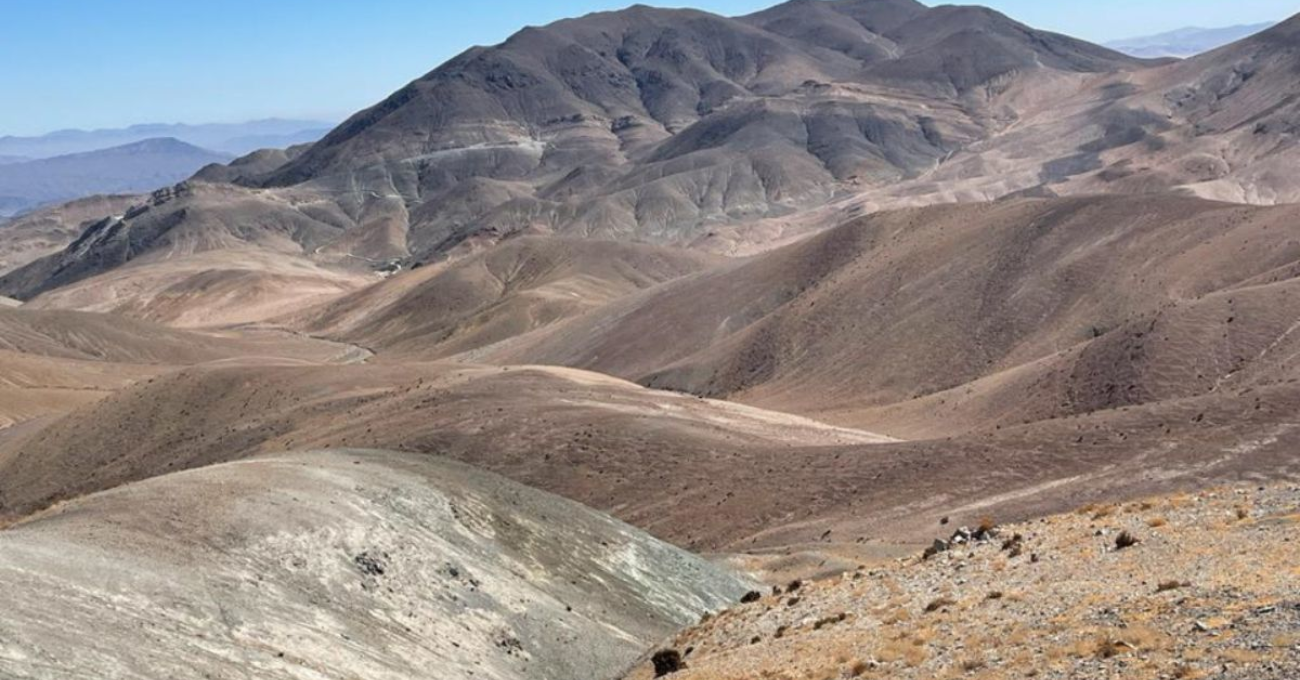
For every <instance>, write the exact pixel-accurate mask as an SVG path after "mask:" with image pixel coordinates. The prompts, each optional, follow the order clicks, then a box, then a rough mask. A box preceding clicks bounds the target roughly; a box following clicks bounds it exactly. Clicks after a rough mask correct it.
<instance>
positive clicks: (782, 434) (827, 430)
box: [0, 362, 1300, 564]
mask: <svg viewBox="0 0 1300 680" xmlns="http://www.w3.org/2000/svg"><path fill="white" fill-rule="evenodd" d="M1296 408H1300V390H1297V388H1296V384H1295V383H1291V382H1286V381H1283V382H1281V383H1279V384H1272V385H1265V386H1261V387H1258V388H1255V389H1250V390H1242V391H1238V390H1232V391H1223V392H1218V393H1213V394H1209V395H1205V396H1200V397H1194V398H1188V399H1175V400H1169V401H1161V402H1156V403H1152V404H1147V405H1142V406H1133V407H1125V408H1118V409H1111V410H1106V411H1101V412H1097V413H1092V414H1088V415H1083V416H1077V417H1069V418H1057V419H1053V420H1048V421H1043V422H1038V423H1031V424H1029V425H1019V426H1006V427H1002V428H1001V429H994V430H987V431H979V432H974V433H971V434H969V435H963V436H957V437H946V438H937V439H927V440H918V441H910V442H891V441H889V440H887V439H883V438H880V437H878V436H872V435H868V434H866V433H863V432H861V431H855V430H843V429H836V428H832V427H829V426H826V425H821V424H819V423H814V422H811V421H807V420H802V419H798V418H794V417H792V416H788V415H784V414H777V413H772V412H766V411H759V410H756V409H749V408H747V407H743V406H739V405H735V404H729V403H726V402H712V401H707V400H700V399H698V398H695V397H691V396H688V395H681V394H672V393H663V392H657V391H650V390H645V389H642V388H638V387H636V386H635V385H632V384H629V383H624V382H622V381H618V380H615V379H612V378H608V377H604V376H600V375H597V374H590V373H584V372H580V371H572V370H569V369H558V368H540V367H515V368H491V367H481V366H463V365H460V366H458V365H439V364H419V363H409V362H394V363H391V364H385V363H378V364H370V365H354V366H331V367H309V366H277V365H273V364H267V363H262V364H260V365H254V366H248V365H239V364H237V363H228V364H226V365H224V366H219V367H205V368H198V369H190V370H187V371H185V372H182V373H179V374H172V375H168V376H164V377H160V378H157V379H154V380H153V381H152V382H149V383H146V384H140V385H137V386H136V387H133V388H131V389H128V390H125V391H123V392H120V393H117V394H115V395H113V396H111V397H109V398H107V399H105V400H103V401H99V402H97V403H95V404H93V405H91V406H89V407H86V408H83V409H81V410H79V411H77V412H75V413H72V414H70V415H68V416H66V417H64V418H63V419H62V420H60V421H58V422H55V423H53V424H51V425H49V426H47V427H45V428H44V429H43V430H40V431H35V432H26V433H24V434H23V435H22V436H15V437H12V438H9V439H8V440H6V441H0V502H3V503H4V506H5V507H4V512H5V514H6V515H7V516H9V517H15V516H21V515H25V514H27V513H29V512H31V511H32V510H35V509H38V508H41V507H44V506H45V505H47V504H48V503H50V502H51V501H56V500H59V499H63V498H69V497H76V496H78V495H81V494H84V493H87V492H92V491H95V490H97V489H102V488H111V487H113V486H116V485H118V484H121V483H124V482H128V481H130V480H135V479H142V478H148V477H153V476H156V475H159V474H164V473H166V472H169V471H174V470H178V469H184V468H187V467H194V466H202V465H207V464H212V463H217V462H223V461H229V460H235V459H242V458H245V457H247V456H250V455H255V454H257V453H262V452H276V451H287V450H294V449H297V448H301V447H308V448H312V447H318V446H325V447H330V446H365V447H379V446H383V447H388V448H391V449H394V450H401V451H410V452H423V453H431V454H437V455H446V456H450V457H453V458H457V459H459V460H462V461H465V462H468V463H471V464H473V465H476V466H478V467H481V468H486V469H490V470H493V471H496V472H499V473H501V474H503V475H505V476H507V477H510V478H511V479H514V480H516V481H520V482H523V483H526V484H529V485H531V486H534V487H537V488H541V489H544V490H548V491H551V492H554V493H558V494H560V495H563V496H566V497H569V498H572V499H574V500H578V501H580V502H583V503H585V504H587V505H589V506H591V507H595V508H597V509H600V510H605V511H609V512H611V513H612V514H614V515H616V516H618V517H619V518H621V519H624V520H625V521H629V522H631V523H633V524H635V525H637V526H639V527H642V528H644V529H646V530H648V531H650V532H651V533H653V534H655V535H657V536H659V537H661V538H663V539H666V540H670V541H672V542H674V543H677V544H678V545H681V546H684V547H689V548H693V549H700V550H727V551H731V552H736V551H757V552H760V553H772V552H776V553H781V554H786V553H791V554H798V553H805V552H811V553H815V554H818V555H820V556H819V557H816V558H815V561H813V562H812V564H817V563H819V562H821V561H822V560H825V559H827V557H826V554H828V553H829V554H832V555H840V556H843V557H845V558H847V559H850V560H857V559H865V558H868V557H872V556H879V555H881V554H893V553H894V552H895V551H896V550H897V547H896V545H897V544H898V543H900V542H901V543H904V544H909V543H910V544H917V543H919V542H920V541H923V540H928V538H929V536H931V535H932V532H933V531H934V526H935V523H936V522H937V521H938V518H941V517H945V516H951V517H952V518H953V519H954V521H955V522H964V523H968V524H975V523H978V521H979V519H980V518H981V517H982V516H985V515H989V514H992V515H994V516H996V517H999V518H1002V519H1004V520H1008V521H1009V520H1015V519H1028V518H1032V517H1037V516H1041V515H1042V514H1045V513H1052V512H1061V511H1065V510H1069V509H1070V508H1073V507H1076V506H1078V505H1083V504H1086V503H1090V502H1112V501H1115V500H1123V499H1127V498H1136V497H1141V496H1145V495H1149V494H1151V493H1153V492H1164V491H1171V490H1184V489H1195V488H1204V487H1205V486H1206V485H1210V484H1215V483H1222V482H1240V481H1243V480H1255V479H1279V478H1282V479H1287V478H1292V479H1294V478H1300V468H1297V462H1296V459H1295V456H1294V455H1292V454H1293V451H1294V447H1295V446H1296V445H1298V444H1300V440H1297V437H1300V431H1297V430H1296V429H1295V428H1294V427H1293V426H1291V425H1290V416H1291V414H1292V413H1294V411H1295V409H1296Z"/></svg>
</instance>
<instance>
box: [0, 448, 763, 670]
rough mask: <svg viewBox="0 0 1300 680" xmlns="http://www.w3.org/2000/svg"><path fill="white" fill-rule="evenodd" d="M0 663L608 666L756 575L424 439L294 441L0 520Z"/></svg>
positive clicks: (732, 597) (37, 666)
mask: <svg viewBox="0 0 1300 680" xmlns="http://www.w3.org/2000/svg"><path fill="white" fill-rule="evenodd" d="M0 546H3V548H0V581H2V582H3V583H4V584H5V590H6V593H7V595H6V607H5V616H4V617H3V618H2V619H0V672H3V674H4V675H5V676H6V677H10V678H44V677H69V676H76V675H94V676H97V677H113V678H151V677H157V676H158V675H159V674H168V673H177V674H195V673H197V674H200V675H211V676H213V677H218V676H225V675H231V674H234V675H241V676H242V675H247V674H248V673H255V674H256V675H257V676H258V677H262V678H338V679H340V680H341V679H343V678H355V677H394V678H396V677H427V676H428V675H429V673H430V672H431V670H430V669H437V670H436V671H435V673H436V674H437V675H438V676H440V677H478V678H494V679H498V680H508V679H511V678H519V679H521V680H522V679H523V678H529V679H530V680H531V679H534V678H552V679H554V680H568V679H570V678H578V677H581V678H593V679H598V678H612V677H616V676H617V675H619V674H620V672H621V671H622V670H623V669H625V668H626V667H627V666H628V665H629V664H630V663H631V661H633V660H634V659H635V658H636V657H637V656H638V655H639V654H640V653H641V652H642V651H643V650H644V649H645V648H646V647H648V646H649V645H651V644H653V643H654V642H655V641H657V640H659V639H661V638H662V637H663V636H665V635H667V634H669V633H670V632H672V631H673V630H675V629H676V628H678V627H680V626H682V625H685V624H687V623H690V622H693V621H697V620H699V618H700V616H701V615H702V614H704V613H707V612H709V611H711V610H714V609H717V608H719V607H721V606H724V605H726V604H728V603H731V602H735V601H736V600H738V599H739V597H740V596H741V595H742V594H743V593H744V592H745V591H746V588H747V587H748V584H747V583H746V582H745V581H744V580H742V579H740V578H738V577H736V576H733V575H731V574H728V573H726V572H724V571H722V570H720V569H718V568H716V567H713V566H711V565H709V564H708V563H707V562H705V561H704V560H702V559H700V558H698V557H695V556H692V555H689V554H687V553H684V552H682V551H680V550H678V549H675V548H672V547H670V546H667V545H665V544H663V543H660V542H658V541H655V540H654V539H652V538H650V537H649V536H647V535H645V534H643V533H641V532H639V531H636V530H635V529H632V528H631V527H629V526H627V525H624V524H621V523H619V522H616V521H614V520H611V519H609V518H608V517H605V516H603V515H600V514H599V513H596V512H593V511H591V510H588V509H586V508H583V507H581V506H579V505H576V504H574V503H571V502H568V501H564V500H561V499H559V498H556V497H554V496H550V495H548V494H544V493H541V492H537V491H533V490H530V489H526V488H524V487H520V486H518V485H515V484H511V483H509V482H506V481H504V480H501V479H500V478H497V477H495V476H493V475H491V474H487V473H484V472H480V471H476V470H473V469H471V468H467V467H465V466H462V465H458V464H454V463H449V462H446V461H439V460H437V459H433V458H429V457H419V458H416V457H412V456H402V455H399V454H391V453H380V452H366V451H354V450H340V451H326V452H315V453H303V454H286V455H281V456H276V457H273V458H264V459H258V460H252V461H245V462H241V463H235V464H230V465H221V466H216V467H210V468H205V469H202V470H196V471H192V472H185V473H178V474H174V475H168V476H165V477H160V478H157V479H153V480H150V481H148V482H143V483H140V484H134V485H128V486H124V487H120V488H117V489H114V490H112V491H108V492H105V493H102V494H98V495H95V496H92V497H89V498H85V499H81V500H78V501H75V502H73V503H70V504H67V505H65V506H62V507H60V508H58V509H57V510H54V511H52V512H50V513H46V514H45V515H43V516H41V517H39V518H36V519H33V520H31V521H28V522H24V523H22V524H20V525H18V526H15V527H10V528H9V529H7V530H5V531H3V532H0Z"/></svg>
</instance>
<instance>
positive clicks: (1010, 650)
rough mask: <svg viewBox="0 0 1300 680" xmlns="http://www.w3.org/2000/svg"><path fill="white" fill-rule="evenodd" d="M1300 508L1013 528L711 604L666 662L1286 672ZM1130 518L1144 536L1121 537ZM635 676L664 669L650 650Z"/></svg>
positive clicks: (732, 667) (1200, 510)
mask: <svg viewBox="0 0 1300 680" xmlns="http://www.w3.org/2000/svg"><path fill="white" fill-rule="evenodd" d="M1298 511H1300V488H1297V487H1294V486H1290V487H1277V486H1273V487H1269V488H1268V489H1267V490H1265V489H1263V488H1260V489H1259V490H1256V489H1255V488H1254V487H1251V488H1248V489H1235V490H1234V489H1224V490H1218V491H1213V492H1202V493H1198V494H1184V495H1177V496H1171V497H1159V498H1153V499H1149V500H1146V501H1141V502H1134V503H1127V504H1122V505H1095V506H1088V507H1085V508H1083V509H1080V510H1078V511H1077V512H1075V513H1072V514H1069V515H1063V516H1055V517H1050V518H1047V519H1044V520H1040V521H1036V522H1032V523H1028V524H1023V525H1013V526H1005V527H1000V528H999V530H998V535H997V536H996V537H995V538H993V539H992V540H990V541H988V542H986V543H975V544H973V545H969V544H968V545H962V546H958V547H956V548H954V549H953V550H951V551H950V552H945V553H940V554H939V555H937V556H935V557H932V558H930V559H928V560H924V559H921V558H920V557H919V556H916V557H911V558H906V559H901V560H898V561H896V562H889V563H885V564H875V565H869V566H864V567H860V568H858V569H857V570H855V571H852V572H850V573H848V574H844V575H842V576H839V577H836V578H832V579H828V580H824V581H819V582H814V583H806V584H804V585H803V586H802V587H800V588H798V589H797V590H795V591H793V592H789V591H787V592H784V593H783V594H780V595H773V594H771V593H770V592H767V593H766V595H765V596H764V597H763V598H762V599H761V600H759V601H758V602H754V603H752V604H747V605H741V606H739V607H736V608H733V609H732V610H730V611H726V612H723V613H721V614H719V615H718V616H715V617H711V618H706V620H705V621H704V622H703V623H701V624H700V625H699V626H696V627H694V628H692V629H690V630H688V631H686V632H684V633H682V634H680V635H678V636H676V637H675V638H674V639H673V640H671V641H670V642H666V643H665V644H664V645H663V646H664V647H669V648H674V649H676V650H678V651H679V652H685V653H686V654H687V655H686V663H687V669H686V670H684V671H681V672H677V673H672V674H670V675H668V676H667V677H670V678H673V680H750V679H754V678H760V679H761V678H766V679H770V680H835V679H840V678H864V679H870V678H878V679H881V680H884V679H885V678H890V679H895V678H898V679H905V678H917V679H925V680H932V679H939V680H955V679H956V678H966V679H971V680H1002V679H1006V678H1044V679H1050V678H1060V679H1067V678H1068V679H1071V680H1076V679H1077V680H1085V679H1090V678H1108V679H1113V678H1124V679H1129V678H1132V679H1134V680H1137V679H1151V680H1154V679H1156V678H1182V679H1186V678H1223V679H1225V680H1234V679H1240V680H1287V679H1289V678H1294V677H1297V674H1298V673H1300V580H1297V565H1300V542H1297V541H1296V537H1297V530H1298V529H1300V514H1297V512H1298ZM955 528H956V527H955V525H949V526H939V525H938V524H937V523H936V524H935V525H934V527H933V532H934V534H935V535H936V536H938V535H942V536H944V537H945V538H946V537H947V536H948V535H950V534H952V533H953V531H954V530H955ZM1125 531H1127V532H1129V533H1130V535H1132V536H1134V537H1136V538H1137V539H1138V541H1139V543H1138V544H1137V545H1136V546H1134V547H1131V548H1127V549H1124V550H1117V549H1116V544H1117V539H1118V537H1119V535H1120V534H1121V532H1125ZM1016 536H1020V537H1022V540H1020V541H1018V542H1017V541H1016V539H1015V538H1014V537H1016ZM688 650H689V651H688ZM627 677H628V680H643V679H647V678H651V677H653V673H652V672H651V671H650V669H649V664H648V663H645V662H644V661H643V663H642V665H641V667H640V668H638V669H637V670H636V671H635V672H633V673H632V674H630V675H629V676H627Z"/></svg>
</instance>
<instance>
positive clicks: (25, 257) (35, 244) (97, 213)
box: [0, 196, 140, 275]
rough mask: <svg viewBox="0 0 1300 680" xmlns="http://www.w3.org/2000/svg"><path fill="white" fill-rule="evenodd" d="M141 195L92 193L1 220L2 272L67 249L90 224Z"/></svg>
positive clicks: (123, 209) (123, 208)
mask: <svg viewBox="0 0 1300 680" xmlns="http://www.w3.org/2000/svg"><path fill="white" fill-rule="evenodd" d="M139 200H140V197H138V196H92V197H90V198H83V199H80V200H76V201H72V202H70V203H64V204H62V205H57V206H54V207H51V208H44V209H42V210H37V211H35V212H32V213H29V214H26V215H23V216H21V217H17V218H14V219H13V220H11V221H8V222H2V223H0V275H3V274H6V273H8V272H10V271H12V270H14V269H17V268H18V267H21V266H23V265H25V264H27V263H29V262H34V261H36V260H39V259H41V258H42V257H45V256H47V255H53V254H54V253H57V252H59V251H60V250H63V249H64V248H66V247H67V246H68V244H69V243H72V242H73V241H75V240H76V239H77V237H78V236H80V235H81V232H82V230H84V229H85V228H86V227H87V226H89V225H90V224H93V223H94V222H98V221H99V220H101V219H103V218H104V216H105V215H121V214H123V213H125V212H126V211H127V209H128V208H130V207H131V206H132V205H134V204H136V203H138V202H139Z"/></svg>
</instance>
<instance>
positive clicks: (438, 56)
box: [0, 0, 1300, 136]
mask: <svg viewBox="0 0 1300 680" xmlns="http://www.w3.org/2000/svg"><path fill="white" fill-rule="evenodd" d="M634 1H635V0H457V1H452V0H365V1H364V2H356V1H348V2H344V1H342V0H211V1H209V0H187V1H182V2H177V1H176V0H165V1H164V0H112V1H111V2H107V1H105V0H0V136H3V135H9V134H12V135H34V134H43V133H45V132H49V131H52V130H58V129H64V128H104V127H122V126H126V125H131V124H134V123H154V122H161V123H175V122H184V123H207V122H239V121H244V120H251V119H256V118H266V117H282V118H311V119H319V120H327V121H331V122H335V121H339V120H342V119H343V118H345V117H346V116H348V115H350V114H351V113H353V112H355V111H357V110H360V109H362V108H365V107H366V106H369V105H371V104H373V103H375V102H377V101H379V100H380V99H382V98H383V97H385V96H387V95H388V94H389V93H391V92H393V91H394V90H396V89H397V88H399V87H401V86H402V85H404V84H406V83H407V82H410V81H411V80H413V79H415V78H417V77H419V76H420V75H422V74H424V73H425V72H427V71H430V70H432V69H433V68H434V67H436V66H437V65H438V64H440V63H442V62H443V61H446V60H447V59H448V58H450V57H452V56H454V55H456V54H458V53H459V52H461V51H463V50H464V49H466V48H468V47H470V46H473V45H490V44H496V43H499V42H501V41H502V40H504V39H505V38H506V37H508V36H509V35H510V34H511V33H514V32H515V31H517V30H518V29H520V28H522V27H524V26H527V25H541V24H545V23H548V22H550V21H553V20H556V19H560V18H564V17H569V16H578V15H581V14H585V13H588V12H593V11H598V10H605V9H617V8H620V7H623V6H626V5H628V4H631V3H632V2H634ZM643 1H644V0H643ZM776 1H777V0H696V1H694V2H691V1H689V0H662V1H650V2H649V3H648V4H657V5H662V6H692V7H697V8H699V9H704V10H708V11H712V12H716V13H719V14H725V15H732V16H734V15H738V14H745V13H748V12H753V11H756V10H758V9H762V8H764V7H767V6H769V5H772V4H775V3H776ZM930 4H937V3H935V2H931V3H930ZM982 4H986V5H989V6H991V7H994V8H995V9H998V10H1001V11H1002V12H1005V13H1006V14H1009V15H1011V16H1012V17H1014V18H1016V19H1019V20H1021V21H1024V22H1025V23H1028V24H1031V25H1034V26H1037V27H1040V28H1045V29H1050V30H1054V31H1059V32H1063V33H1069V34H1071V35H1075V36H1078V37H1081V38H1085V39H1088V40H1093V41H1098V42H1101V41H1105V40H1113V39H1118V38H1126V37H1131V36H1134V35H1146V34H1151V33H1159V32H1163V31H1166V30H1172V29H1175V28H1181V27H1184V26H1188V25H1198V26H1211V27H1218V26H1229V25H1234V24H1246V23H1256V22H1262V21H1269V20H1278V19H1283V18H1285V17H1287V16H1289V15H1291V14H1292V13H1295V12H1297V11H1300V7H1298V6H1297V4H1296V2H1295V0H1232V2H1227V1H1225V0H986V1H985V2H983V3H982Z"/></svg>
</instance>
